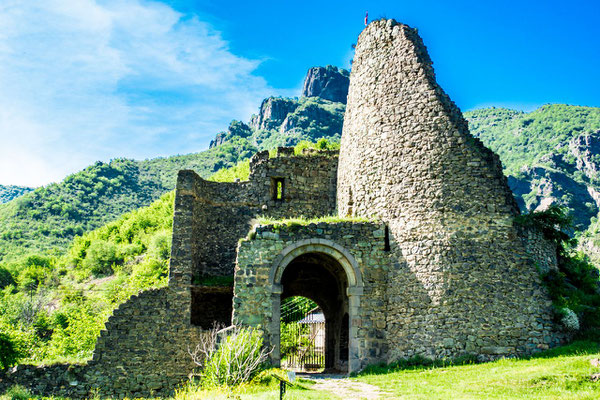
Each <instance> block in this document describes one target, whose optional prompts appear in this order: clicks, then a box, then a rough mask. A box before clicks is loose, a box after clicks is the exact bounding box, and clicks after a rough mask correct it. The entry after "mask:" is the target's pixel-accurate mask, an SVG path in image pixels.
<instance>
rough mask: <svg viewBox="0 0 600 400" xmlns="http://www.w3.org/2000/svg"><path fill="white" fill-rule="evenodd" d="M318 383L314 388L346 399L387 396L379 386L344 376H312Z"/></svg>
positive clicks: (358, 399) (368, 398) (373, 398)
mask: <svg viewBox="0 0 600 400" xmlns="http://www.w3.org/2000/svg"><path fill="white" fill-rule="evenodd" d="M309 379H312V380H314V381H316V382H317V383H316V384H315V386H313V387H312V388H313V389H314V390H325V391H327V392H330V393H332V394H334V395H336V396H338V397H339V398H341V399H344V400H363V399H366V400H375V399H381V398H385V397H382V395H383V393H382V392H381V390H380V389H379V388H378V387H377V386H373V385H369V384H368V383H362V382H356V381H351V380H349V379H347V378H344V377H342V376H334V375H331V376H327V375H322V376H315V377H310V378H309Z"/></svg>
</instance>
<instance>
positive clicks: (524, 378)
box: [0, 341, 600, 400]
mask: <svg viewBox="0 0 600 400" xmlns="http://www.w3.org/2000/svg"><path fill="white" fill-rule="evenodd" d="M593 358H600V346H599V344H598V343H596V342H589V341H579V342H574V343H572V344H570V345H568V346H563V347H560V348H557V349H553V350H550V351H547V352H544V353H541V354H539V355H537V356H535V357H531V358H522V359H502V360H498V361H494V362H489V363H482V364H470V365H458V366H447V367H423V366H415V365H407V364H406V363H404V364H403V363H401V364H400V365H402V367H399V365H398V364H395V365H391V366H386V367H383V366H379V367H371V368H369V369H368V371H369V372H368V373H366V372H365V373H361V374H359V375H358V376H356V377H354V378H350V379H351V380H354V381H358V382H363V383H368V384H371V385H374V386H376V387H378V388H379V389H380V391H381V392H382V394H381V399H598V398H600V382H592V381H591V380H590V379H589V378H590V375H592V374H594V373H600V368H598V367H593V366H592V365H591V364H590V360H591V359H593ZM313 384H314V383H313V382H311V381H307V380H303V379H299V380H297V381H296V384H295V386H294V387H291V388H288V390H287V395H286V397H285V398H286V399H288V400H292V399H302V400H312V399H315V400H316V399H324V400H327V399H339V398H340V397H339V396H337V395H336V394H335V393H330V392H325V391H321V390H319V391H317V390H314V389H313V388H312V385H313ZM14 392H16V393H14V394H17V395H20V396H23V395H24V394H23V390H21V389H18V390H15V391H14ZM11 394H12V392H11ZM10 398H11V397H9V396H0V399H10ZM20 398H26V397H20ZM33 398H35V397H33ZM38 398H39V397H38ZM228 398H237V399H242V400H246V399H248V400H250V399H253V400H259V399H265V400H266V399H278V398H279V385H278V383H277V381H276V380H274V379H272V380H270V381H269V382H268V383H266V384H254V385H244V386H241V387H238V388H236V389H233V390H231V389H224V388H217V389H210V390H206V389H205V390H202V389H198V388H195V387H191V386H187V387H183V388H182V389H180V390H178V391H177V393H176V394H175V396H174V399H175V400H196V399H228Z"/></svg>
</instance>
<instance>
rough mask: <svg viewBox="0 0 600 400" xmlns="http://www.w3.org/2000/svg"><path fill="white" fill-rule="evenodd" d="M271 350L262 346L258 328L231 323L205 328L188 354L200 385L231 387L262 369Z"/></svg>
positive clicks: (247, 379)
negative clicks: (198, 371) (230, 325)
mask: <svg viewBox="0 0 600 400" xmlns="http://www.w3.org/2000/svg"><path fill="white" fill-rule="evenodd" d="M271 351H272V349H271V350H266V349H264V348H263V340H262V333H261V332H260V331H259V330H257V329H253V328H246V327H240V326H232V327H229V328H226V329H219V328H218V327H214V328H213V329H211V330H210V331H208V332H206V333H205V334H204V336H203V337H202V339H201V342H200V344H198V345H197V346H196V349H195V350H194V352H190V355H191V356H192V360H193V361H194V363H195V364H196V365H198V366H199V367H200V369H201V372H200V377H201V383H202V385H204V386H207V387H212V386H227V387H232V386H237V385H239V384H241V383H244V382H249V381H250V380H252V378H253V377H254V376H255V375H256V374H257V373H258V372H260V371H261V370H262V369H264V365H265V362H266V361H267V358H268V356H269V354H270V353H271Z"/></svg>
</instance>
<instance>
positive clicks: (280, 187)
mask: <svg viewBox="0 0 600 400" xmlns="http://www.w3.org/2000/svg"><path fill="white" fill-rule="evenodd" d="M284 196H285V178H275V177H273V178H271V197H272V198H273V200H275V201H283V199H284V198H285V197H284Z"/></svg>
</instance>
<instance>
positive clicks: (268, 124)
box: [0, 67, 348, 262]
mask: <svg viewBox="0 0 600 400" xmlns="http://www.w3.org/2000/svg"><path fill="white" fill-rule="evenodd" d="M320 70H321V69H319V68H311V70H310V71H309V73H308V74H307V78H306V79H305V81H306V80H308V81H311V82H313V84H312V87H313V88H314V90H313V89H311V90H313V91H311V92H310V93H311V94H316V93H317V88H321V89H320V91H319V93H323V94H324V95H328V96H329V95H331V94H332V93H339V92H340V90H341V91H343V88H341V89H340V88H338V89H336V85H338V84H340V83H339V82H341V84H342V85H345V87H346V90H347V82H346V83H344V80H343V77H347V76H348V71H345V70H340V69H337V68H335V67H326V68H324V69H323V70H324V71H325V72H315V73H313V72H311V71H320ZM320 80H322V81H320ZM344 111H345V105H344V104H343V103H341V102H333V101H330V100H327V99H322V98H320V97H314V96H313V97H301V98H300V99H288V98H275V97H270V98H268V99H265V100H264V101H263V102H262V104H261V106H260V109H259V111H258V114H256V115H253V116H252V118H251V119H250V121H249V122H248V123H247V124H246V123H244V122H240V121H235V120H234V121H232V122H231V124H230V125H229V128H228V129H227V131H225V132H220V133H218V134H217V136H216V138H215V139H214V140H213V141H212V142H211V145H210V148H209V149H208V150H206V151H202V152H199V153H193V154H188V155H178V156H172V157H164V158H156V159H151V160H144V161H135V160H129V159H115V160H112V161H110V162H109V163H103V162H97V163H95V164H94V165H91V166H89V167H87V168H86V169H84V170H83V171H80V172H77V173H75V174H72V175H70V176H68V177H66V178H65V179H64V180H63V181H62V182H60V183H55V184H51V185H48V186H46V187H42V188H38V189H36V190H34V191H33V192H31V193H27V194H25V195H23V196H21V197H19V198H18V199H16V200H14V201H11V202H8V203H6V204H0V262H9V261H14V260H16V259H18V258H20V257H22V256H25V255H27V254H29V253H44V252H49V251H50V252H51V253H55V254H60V253H61V252H62V251H64V249H65V248H66V246H67V245H68V244H69V243H70V242H71V240H72V239H73V237H75V236H76V235H82V234H83V233H84V232H88V231H91V230H93V229H96V228H98V227H100V226H102V225H104V224H106V223H108V222H110V221H113V220H115V219H117V218H118V217H119V216H120V215H122V214H124V213H126V212H129V211H131V210H134V209H137V208H139V207H143V206H148V205H149V204H150V203H152V202H153V201H155V200H156V199H158V198H159V197H160V196H161V195H163V194H164V193H166V192H167V191H170V190H172V189H174V188H175V183H176V179H177V172H178V171H179V170H181V169H193V170H195V171H196V172H198V174H200V176H202V177H205V178H207V177H209V176H210V175H212V174H214V173H215V172H216V171H218V170H220V169H223V168H228V167H232V166H234V165H235V164H237V163H238V162H239V161H242V160H245V159H248V158H250V157H251V156H252V155H253V154H254V153H255V152H256V151H258V150H263V149H271V148H275V147H278V146H291V145H296V144H297V143H299V142H301V141H302V140H309V141H313V142H315V141H317V140H318V139H321V138H327V139H331V140H333V141H339V138H340V135H341V132H342V123H343V116H344Z"/></svg>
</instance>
